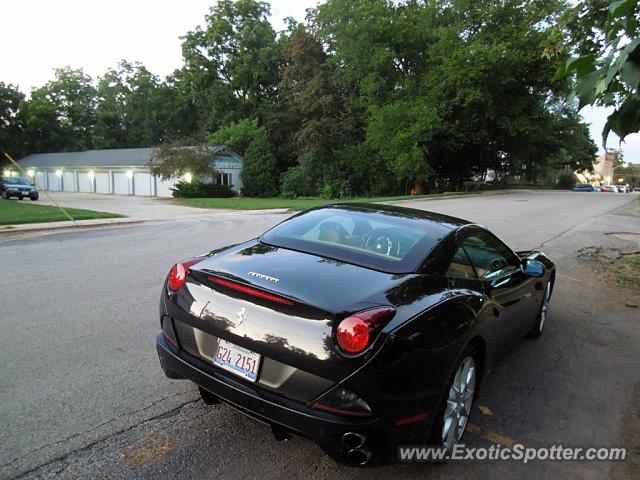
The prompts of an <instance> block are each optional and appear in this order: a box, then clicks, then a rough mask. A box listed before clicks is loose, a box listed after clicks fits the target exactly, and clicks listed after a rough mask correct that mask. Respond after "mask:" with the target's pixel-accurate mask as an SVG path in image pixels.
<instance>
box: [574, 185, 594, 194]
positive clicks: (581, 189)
mask: <svg viewBox="0 0 640 480" xmlns="http://www.w3.org/2000/svg"><path fill="white" fill-rule="evenodd" d="M573 191H574V192H597V190H596V187H594V186H593V185H591V184H589V183H576V186H575V187H573Z"/></svg>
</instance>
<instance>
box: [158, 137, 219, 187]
mask: <svg viewBox="0 0 640 480" xmlns="http://www.w3.org/2000/svg"><path fill="white" fill-rule="evenodd" d="M215 157H216V154H215V153H214V152H212V150H211V148H210V147H208V146H199V147H191V146H189V147H187V146H183V145H180V144H178V143H166V144H163V145H161V146H160V147H158V148H155V149H154V150H153V153H152V155H151V160H150V161H149V163H148V166H149V170H150V171H151V173H152V174H153V175H156V176H158V177H160V178H161V179H162V180H170V179H172V178H182V177H184V176H185V175H187V174H189V175H191V179H192V180H199V179H202V178H204V179H205V180H212V179H214V178H216V176H217V174H218V171H217V170H216V168H215V167H214V163H213V162H214V160H215Z"/></svg>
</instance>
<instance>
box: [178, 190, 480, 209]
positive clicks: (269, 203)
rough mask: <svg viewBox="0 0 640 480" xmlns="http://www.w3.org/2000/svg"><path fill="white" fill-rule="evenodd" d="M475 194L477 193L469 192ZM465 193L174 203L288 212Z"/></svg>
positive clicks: (227, 199) (245, 198) (461, 193)
mask: <svg viewBox="0 0 640 480" xmlns="http://www.w3.org/2000/svg"><path fill="white" fill-rule="evenodd" d="M469 193H477V192H469ZM465 194H466V192H451V193H435V194H432V195H416V196H414V197H411V196H397V197H368V198H351V199H345V200H327V199H324V198H317V197H311V198H308V197H306V198H296V199H295V200H290V199H287V198H280V197H274V198H249V197H242V198H240V197H231V198H180V199H176V201H177V202H178V203H180V204H182V205H189V206H191V207H200V208H229V209H233V210H262V209H265V208H288V209H289V210H306V209H307V208H312V207H317V206H319V205H327V204H330V203H344V202H349V203H376V202H391V201H394V200H417V199H421V198H434V199H435V198H438V197H443V196H447V197H448V196H451V195H465Z"/></svg>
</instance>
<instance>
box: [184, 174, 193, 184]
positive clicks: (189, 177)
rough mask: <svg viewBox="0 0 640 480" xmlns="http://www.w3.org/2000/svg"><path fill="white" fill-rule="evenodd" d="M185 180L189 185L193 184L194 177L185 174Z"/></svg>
mask: <svg viewBox="0 0 640 480" xmlns="http://www.w3.org/2000/svg"><path fill="white" fill-rule="evenodd" d="M183 178H184V181H185V182H187V183H191V180H193V176H192V175H191V174H190V173H189V172H187V173H185V174H184V177H183Z"/></svg>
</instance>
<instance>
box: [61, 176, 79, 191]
mask: <svg viewBox="0 0 640 480" xmlns="http://www.w3.org/2000/svg"><path fill="white" fill-rule="evenodd" d="M62 188H63V189H64V191H65V192H75V191H76V182H75V174H74V173H73V172H64V173H63V174H62Z"/></svg>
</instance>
